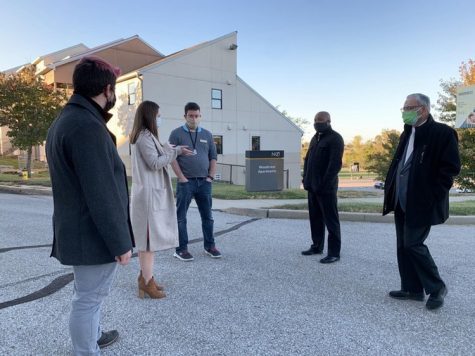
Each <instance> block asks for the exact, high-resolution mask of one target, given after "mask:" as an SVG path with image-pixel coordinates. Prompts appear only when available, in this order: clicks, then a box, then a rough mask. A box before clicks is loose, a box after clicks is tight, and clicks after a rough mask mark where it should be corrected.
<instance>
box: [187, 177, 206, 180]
mask: <svg viewBox="0 0 475 356" xmlns="http://www.w3.org/2000/svg"><path fill="white" fill-rule="evenodd" d="M206 178H207V177H191V178H188V177H186V179H188V180H190V179H196V180H198V179H206Z"/></svg>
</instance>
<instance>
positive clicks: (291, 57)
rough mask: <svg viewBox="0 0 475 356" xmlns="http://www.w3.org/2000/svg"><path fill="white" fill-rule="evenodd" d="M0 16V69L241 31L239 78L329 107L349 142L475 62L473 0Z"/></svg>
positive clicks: (277, 94)
mask: <svg viewBox="0 0 475 356" xmlns="http://www.w3.org/2000/svg"><path fill="white" fill-rule="evenodd" d="M76 4H82V6H79V5H76ZM1 12H2V17H1V21H0V48H1V56H0V70H4V69H8V68H10V67H14V66H16V65H20V64H24V63H26V62H28V61H31V60H34V59H35V58H36V57H38V56H40V55H42V54H47V53H49V52H53V51H56V50H59V49H62V48H65V47H69V46H71V45H74V44H77V43H84V44H85V45H87V46H88V47H94V46H97V45H101V44H103V43H106V42H110V41H113V40H116V39H119V38H125V37H129V36H132V35H135V34H138V35H139V36H141V37H142V38H143V39H144V40H145V41H147V42H148V43H149V44H151V45H152V46H153V47H155V48H156V49H157V50H159V51H161V52H162V53H164V54H171V53H173V52H175V51H178V50H181V49H183V48H186V47H190V46H193V45H195V44H197V43H200V42H203V41H208V40H212V39H214V38H217V37H220V36H222V35H225V34H228V33H230V32H232V31H238V45H239V48H238V74H239V76H241V77H242V78H243V79H244V80H245V81H246V82H247V83H249V84H250V85H251V86H252V87H253V88H254V89H255V90H257V91H258V92H259V93H260V94H261V95H262V96H264V97H265V98H266V99H267V100H268V101H269V102H270V103H271V104H273V105H280V109H285V110H286V111H287V112H288V113H289V114H290V115H291V116H294V117H303V118H306V119H308V120H310V121H313V116H314V115H315V113H316V112H317V111H320V110H326V111H329V112H330V113H331V115H332V121H333V127H334V128H335V129H336V130H338V131H340V132H341V133H342V134H343V136H344V138H345V140H346V141H349V140H350V139H351V138H352V137H353V136H355V135H358V134H359V135H362V136H363V137H364V138H372V137H374V136H375V135H376V134H378V133H379V132H380V131H381V130H382V129H393V128H394V129H399V130H400V129H401V128H402V124H401V118H400V112H399V108H400V107H401V106H402V104H403V102H404V100H405V97H406V95H407V94H409V93H412V92H422V93H425V94H427V95H429V96H430V98H431V100H432V102H434V103H435V101H436V99H437V92H438V91H439V90H440V86H439V80H440V79H449V78H451V77H458V75H459V74H458V67H459V65H460V63H461V62H462V61H466V60H467V59H469V58H475V1H474V0H454V1H441V0H427V1H418V0H412V1H410V0H395V1H384V0H379V1H377V0H345V1H343V0H327V1H321V0H314V1H311V0H307V1H304V0H287V1H282V0H275V1H270V0H269V1H264V0H239V1H226V0H221V1H217V0H215V1H209V0H199V1H198V0H196V1H192V0H188V1H180V0H173V1H161V0H160V1H158V0H157V1H139V0H136V1H123V0H117V1H96V0H95V1H92V0H83V1H82V2H70V1H59V0H52V1H48V2H41V1H40V2H38V1H32V0H22V1H20V0H19V1H8V2H7V1H5V2H3V3H2V7H1ZM309 133H311V131H310V130H309Z"/></svg>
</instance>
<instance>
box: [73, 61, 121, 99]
mask: <svg viewBox="0 0 475 356" xmlns="http://www.w3.org/2000/svg"><path fill="white" fill-rule="evenodd" d="M119 75H120V69H119V68H118V67H113V66H112V65H110V64H109V63H107V62H106V61H105V60H103V59H101V58H99V57H95V56H88V57H84V58H82V59H81V60H80V61H79V63H78V64H77V65H76V67H75V68H74V73H73V87H74V93H76V94H81V95H84V96H87V97H90V98H93V97H95V96H97V95H99V94H101V93H102V92H103V91H104V90H105V89H106V87H107V85H109V84H110V86H111V87H112V88H115V82H116V80H117V77H118V76H119Z"/></svg>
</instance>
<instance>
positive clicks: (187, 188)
mask: <svg viewBox="0 0 475 356" xmlns="http://www.w3.org/2000/svg"><path fill="white" fill-rule="evenodd" d="M193 198H194V199H195V202H196V205H197V206H198V210H199V212H200V216H201V229H202V231H203V240H204V241H203V242H204V248H205V249H209V248H212V247H214V236H213V226H214V220H213V214H212V213H211V206H212V200H213V199H212V197H211V182H207V181H206V179H205V178H188V182H186V183H180V182H178V183H177V186H176V216H177V220H178V239H179V242H180V245H179V246H178V247H177V249H176V252H181V251H186V250H187V248H188V231H187V228H186V214H187V212H188V208H189V207H190V203H191V199H193Z"/></svg>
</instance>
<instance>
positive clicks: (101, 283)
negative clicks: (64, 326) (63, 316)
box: [69, 262, 117, 356]
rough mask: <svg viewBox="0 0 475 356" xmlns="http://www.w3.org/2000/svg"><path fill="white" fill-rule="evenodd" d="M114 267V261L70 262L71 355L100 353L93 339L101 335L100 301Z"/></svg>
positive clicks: (109, 282)
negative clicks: (72, 279)
mask: <svg viewBox="0 0 475 356" xmlns="http://www.w3.org/2000/svg"><path fill="white" fill-rule="evenodd" d="M116 269H117V262H112V263H106V264H103V265H92V266H73V270H74V295H73V300H72V308H71V315H70V317H69V332H70V334H71V341H72V343H73V354H74V356H86V355H87V356H90V355H100V351H99V346H98V345H97V340H99V338H100V336H101V327H100V325H99V322H100V318H101V305H102V302H103V300H104V298H105V297H107V295H108V294H109V290H110V287H111V285H112V282H113V280H114V276H115V273H116Z"/></svg>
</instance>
